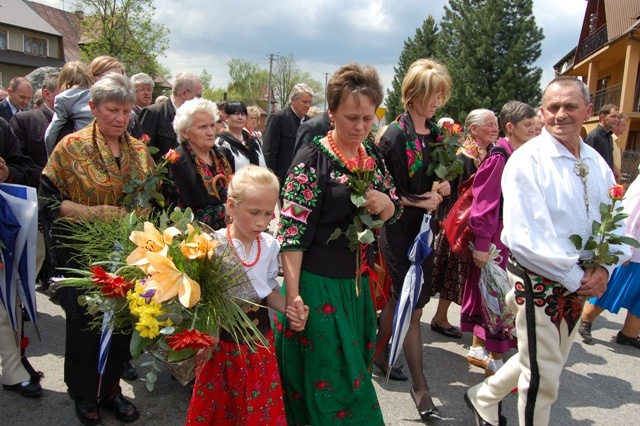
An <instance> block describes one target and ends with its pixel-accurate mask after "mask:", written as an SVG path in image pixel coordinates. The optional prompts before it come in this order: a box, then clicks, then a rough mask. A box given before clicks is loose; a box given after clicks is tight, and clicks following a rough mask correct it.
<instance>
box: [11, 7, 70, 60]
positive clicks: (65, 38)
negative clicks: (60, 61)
mask: <svg viewBox="0 0 640 426" xmlns="http://www.w3.org/2000/svg"><path fill="white" fill-rule="evenodd" d="M0 1H3V0H0ZM24 2H25V3H26V4H27V5H28V6H29V7H31V9H33V10H34V11H35V12H36V13H37V14H38V15H39V16H40V17H41V18H42V19H44V20H45V21H47V22H48V23H49V24H50V25H51V26H53V27H54V28H55V29H56V30H58V32H60V34H61V35H62V43H63V46H64V59H65V61H67V62H68V61H79V60H80V59H81V56H82V54H81V52H80V47H79V45H78V42H79V41H80V33H81V31H80V24H79V22H78V21H79V19H78V16H77V15H76V14H75V13H71V12H66V11H64V10H61V9H57V8H55V7H51V6H47V5H45V4H42V3H36V2H33V1H26V0H25V1H24Z"/></svg>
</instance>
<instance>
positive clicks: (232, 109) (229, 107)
mask: <svg viewBox="0 0 640 426" xmlns="http://www.w3.org/2000/svg"><path fill="white" fill-rule="evenodd" d="M236 112H241V113H243V114H244V115H247V114H248V111H247V106H246V105H245V104H244V103H243V102H240V101H231V102H227V104H226V105H225V106H224V113H225V114H227V115H231V114H235V113H236Z"/></svg>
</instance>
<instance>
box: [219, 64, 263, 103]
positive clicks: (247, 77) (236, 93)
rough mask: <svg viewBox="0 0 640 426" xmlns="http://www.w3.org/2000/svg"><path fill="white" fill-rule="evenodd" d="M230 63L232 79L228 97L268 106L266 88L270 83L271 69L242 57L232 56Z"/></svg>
mask: <svg viewBox="0 0 640 426" xmlns="http://www.w3.org/2000/svg"><path fill="white" fill-rule="evenodd" d="M227 65H229V77H231V81H230V82H229V85H228V87H227V91H228V99H229V100H233V101H242V102H244V103H245V104H246V105H253V104H258V105H260V106H263V107H264V106H266V99H265V95H266V88H267V87H268V85H269V71H267V70H265V69H262V68H260V65H258V64H256V63H254V62H251V61H247V60H245V59H240V58H232V59H231V60H230V61H229V62H228V63H227Z"/></svg>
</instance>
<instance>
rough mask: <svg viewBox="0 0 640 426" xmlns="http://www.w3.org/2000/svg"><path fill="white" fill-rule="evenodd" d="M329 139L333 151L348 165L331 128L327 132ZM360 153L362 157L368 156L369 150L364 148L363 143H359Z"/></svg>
mask: <svg viewBox="0 0 640 426" xmlns="http://www.w3.org/2000/svg"><path fill="white" fill-rule="evenodd" d="M327 140H328V141H329V146H330V147H331V150H332V151H333V153H334V154H335V155H336V157H338V159H340V161H342V164H344V165H345V167H346V165H347V160H346V159H345V158H344V155H342V152H341V151H340V150H339V149H338V147H337V146H336V143H335V142H334V141H333V132H332V131H331V130H329V132H328V133H327ZM358 155H359V156H360V158H363V157H366V156H367V152H366V151H365V150H364V147H363V146H362V144H360V145H358Z"/></svg>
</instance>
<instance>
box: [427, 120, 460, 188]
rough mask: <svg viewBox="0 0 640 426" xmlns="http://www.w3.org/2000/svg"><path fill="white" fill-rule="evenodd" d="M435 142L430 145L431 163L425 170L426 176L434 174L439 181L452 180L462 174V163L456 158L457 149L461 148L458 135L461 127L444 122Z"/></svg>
mask: <svg viewBox="0 0 640 426" xmlns="http://www.w3.org/2000/svg"><path fill="white" fill-rule="evenodd" d="M439 130H440V132H439V134H438V135H437V136H436V141H435V142H432V143H430V144H429V145H430V146H431V154H430V155H431V160H432V161H431V163H430V164H429V167H428V168H427V175H429V176H431V175H433V174H434V173H435V175H436V176H438V178H439V179H441V180H452V179H454V178H455V177H456V176H458V175H460V174H462V171H463V170H462V162H461V161H460V160H458V158H457V157H456V155H457V152H458V148H460V147H461V145H460V142H458V140H459V139H460V134H461V133H462V126H461V125H460V124H457V123H453V122H450V121H445V122H444V123H442V127H441V128H440V129H439Z"/></svg>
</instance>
